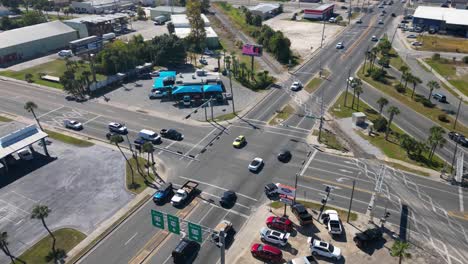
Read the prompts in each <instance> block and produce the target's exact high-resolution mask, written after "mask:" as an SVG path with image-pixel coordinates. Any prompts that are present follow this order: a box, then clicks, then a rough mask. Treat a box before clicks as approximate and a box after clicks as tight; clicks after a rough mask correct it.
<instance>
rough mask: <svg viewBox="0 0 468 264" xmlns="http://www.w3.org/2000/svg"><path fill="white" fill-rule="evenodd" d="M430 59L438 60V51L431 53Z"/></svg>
mask: <svg viewBox="0 0 468 264" xmlns="http://www.w3.org/2000/svg"><path fill="white" fill-rule="evenodd" d="M432 60H435V61H438V60H440V54H439V53H434V54H433V55H432Z"/></svg>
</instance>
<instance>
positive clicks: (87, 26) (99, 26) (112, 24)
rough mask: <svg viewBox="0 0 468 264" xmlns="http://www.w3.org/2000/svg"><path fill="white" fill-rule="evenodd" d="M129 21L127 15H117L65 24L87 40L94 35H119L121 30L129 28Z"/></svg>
mask: <svg viewBox="0 0 468 264" xmlns="http://www.w3.org/2000/svg"><path fill="white" fill-rule="evenodd" d="M128 20H129V16H128V15H127V14H122V13H117V14H109V15H91V16H85V17H77V18H73V19H69V20H65V21H63V23H65V24H67V25H68V26H70V27H72V28H74V29H76V30H77V31H78V35H79V37H80V38H85V37H89V36H93V35H96V36H102V35H103V34H106V33H110V32H116V33H119V30H120V31H122V29H126V28H127V25H128ZM117 29H118V30H117Z"/></svg>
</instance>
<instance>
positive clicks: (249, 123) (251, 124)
mask: <svg viewBox="0 0 468 264" xmlns="http://www.w3.org/2000/svg"><path fill="white" fill-rule="evenodd" d="M234 115H235V116H236V117H237V118H239V119H240V120H241V121H243V122H244V123H246V124H248V125H249V126H251V127H252V128H253V129H260V130H261V128H260V127H258V126H256V125H255V124H253V123H251V122H249V121H248V120H245V119H244V118H243V117H244V116H239V115H238V114H237V113H235V114H234Z"/></svg>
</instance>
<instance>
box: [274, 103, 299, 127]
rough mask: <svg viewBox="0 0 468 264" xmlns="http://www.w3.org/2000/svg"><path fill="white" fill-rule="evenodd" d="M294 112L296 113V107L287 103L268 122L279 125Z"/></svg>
mask: <svg viewBox="0 0 468 264" xmlns="http://www.w3.org/2000/svg"><path fill="white" fill-rule="evenodd" d="M292 114H294V108H293V107H292V106H291V105H289V104H287V105H285V106H284V107H283V108H282V109H281V110H280V111H279V112H277V113H276V114H275V115H274V116H273V118H272V119H271V120H270V121H269V122H268V124H269V125H272V126H275V125H278V124H279V123H281V122H283V121H285V120H287V119H288V118H289V116H290V115H292Z"/></svg>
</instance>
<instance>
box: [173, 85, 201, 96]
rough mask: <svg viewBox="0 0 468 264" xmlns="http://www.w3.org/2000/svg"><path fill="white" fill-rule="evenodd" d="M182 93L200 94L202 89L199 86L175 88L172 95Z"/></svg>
mask: <svg viewBox="0 0 468 264" xmlns="http://www.w3.org/2000/svg"><path fill="white" fill-rule="evenodd" d="M184 93H202V87H201V86H199V85H190V86H175V87H174V90H173V91H172V94H184Z"/></svg>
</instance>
